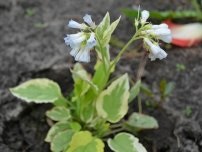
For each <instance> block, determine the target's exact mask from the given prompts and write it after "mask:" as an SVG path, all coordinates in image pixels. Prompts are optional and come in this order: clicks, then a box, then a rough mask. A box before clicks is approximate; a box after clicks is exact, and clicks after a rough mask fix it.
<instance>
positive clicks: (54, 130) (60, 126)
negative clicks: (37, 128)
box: [45, 121, 81, 142]
mask: <svg viewBox="0 0 202 152" xmlns="http://www.w3.org/2000/svg"><path fill="white" fill-rule="evenodd" d="M66 130H72V131H73V132H78V131H80V130H81V125H80V124H79V123H77V122H68V121H65V122H58V123H56V124H54V125H53V126H52V127H51V129H50V130H49V131H48V134H47V136H46V138H45V141H46V142H52V141H53V138H54V137H55V136H56V135H57V134H58V133H60V132H63V131H66Z"/></svg>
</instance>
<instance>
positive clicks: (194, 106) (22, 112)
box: [0, 0, 202, 152]
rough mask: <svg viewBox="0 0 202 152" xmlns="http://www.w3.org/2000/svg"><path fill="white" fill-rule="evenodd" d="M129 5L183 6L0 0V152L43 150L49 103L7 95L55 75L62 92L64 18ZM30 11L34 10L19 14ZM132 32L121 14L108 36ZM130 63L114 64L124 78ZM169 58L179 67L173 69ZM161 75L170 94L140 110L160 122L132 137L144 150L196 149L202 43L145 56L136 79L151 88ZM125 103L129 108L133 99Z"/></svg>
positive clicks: (66, 81) (201, 122) (146, 4)
mask: <svg viewBox="0 0 202 152" xmlns="http://www.w3.org/2000/svg"><path fill="white" fill-rule="evenodd" d="M134 4H135V5H138V4H141V7H142V8H144V9H149V10H151V9H157V10H165V9H183V8H189V7H190V6H189V4H188V3H187V2H186V1H185V0H179V1H174V0H164V1H161V0H156V1H155V2H153V1H151V0H142V1H141V2H140V1H137V0H133V1H132V0H128V1H126V0H125V1H123V0H97V1H95V0H86V1H81V0H57V1H53V0H52V1H51V0H43V1H41V0H29V1H28V0H18V1H13V0H5V1H3V0H1V1H0V35H1V41H0V50H1V51H0V64H1V68H0V84H1V85H0V152H49V151H50V150H49V145H48V144H47V143H45V142H44V141H43V140H44V138H45V135H46V133H47V131H48V129H49V126H48V125H47V123H46V118H45V116H44V113H45V111H46V110H47V109H49V108H50V107H51V105H43V104H42V105H34V104H30V105H27V104H26V103H24V102H22V101H19V100H18V99H16V98H14V97H13V96H12V95H11V94H10V93H9V91H8V88H10V87H13V86H16V85H17V84H19V83H21V82H23V81H25V80H28V79H30V78H35V77H47V78H50V79H53V80H55V81H57V82H58V83H59V84H60V86H61V87H62V90H63V92H64V93H66V94H68V92H69V89H70V88H71V78H70V74H69V70H68V67H69V66H72V63H73V62H74V61H73V60H72V58H71V57H70V56H69V54H68V52H69V48H67V47H66V46H65V44H64V42H63V37H64V36H65V34H66V33H69V32H71V31H69V29H67V28H66V27H65V26H66V24H67V21H68V20H69V19H77V20H81V18H82V16H83V15H84V14H85V13H89V14H92V15H93V18H94V20H95V21H96V22H97V23H98V22H99V21H100V19H101V18H102V17H103V16H104V14H105V12H106V11H109V12H110V14H111V15H112V19H115V18H117V17H119V15H120V8H122V7H131V6H132V5H134ZM30 9H31V10H33V11H34V14H32V15H28V14H27V11H28V10H30ZM133 32H134V31H133V28H132V26H131V23H130V22H129V21H127V20H126V18H125V17H124V16H123V15H122V21H121V23H120V25H119V27H118V29H117V31H116V35H117V36H118V37H119V38H120V39H122V40H124V41H125V40H128V39H129V37H130V35H131V34H132V33H133ZM128 33H129V34H128ZM126 61H127V62H126ZM138 61H139V59H138V58H134V59H130V60H129V59H127V60H126V59H123V60H122V61H121V62H120V64H119V66H118V68H117V70H119V71H121V72H122V73H123V72H129V74H130V75H131V76H132V75H134V74H135V72H137V65H138ZM177 63H180V64H184V65H185V66H186V69H185V70H184V71H180V72H179V71H177V70H176V64H177ZM161 79H166V80H168V81H173V82H175V89H174V92H173V93H172V96H171V97H170V98H169V99H168V100H167V102H165V103H164V104H163V105H162V107H161V108H156V109H154V108H153V109H152V108H148V107H144V109H143V112H144V113H147V114H150V115H153V116H154V117H155V118H156V119H157V120H158V122H159V125H160V128H159V129H158V130H151V131H145V132H142V133H140V134H139V137H140V140H141V141H142V142H143V144H144V145H145V146H146V147H147V149H148V152H202V130H201V129H202V110H201V109H202V101H201V100H202V46H198V47H194V48H189V49H180V48H177V47H173V48H171V49H169V50H168V58H167V59H165V60H163V61H157V62H150V61H149V62H148V64H147V66H146V72H145V75H144V79H143V82H144V83H146V84H147V85H148V86H149V87H150V88H152V89H153V91H154V92H155V91H156V86H157V84H159V81H160V80H161ZM67 86H69V87H67ZM67 88H68V90H67ZM186 107H189V108H191V110H192V112H191V114H190V115H189V116H187V115H186V114H185V109H186ZM131 108H134V109H135V110H136V109H137V108H136V105H135V106H134V107H131Z"/></svg>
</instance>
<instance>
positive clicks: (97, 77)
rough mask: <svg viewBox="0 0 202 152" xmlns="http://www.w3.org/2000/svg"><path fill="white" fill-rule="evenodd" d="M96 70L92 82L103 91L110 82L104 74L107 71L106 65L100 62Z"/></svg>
mask: <svg viewBox="0 0 202 152" xmlns="http://www.w3.org/2000/svg"><path fill="white" fill-rule="evenodd" d="M94 69H95V73H94V76H93V79H92V81H93V83H94V84H96V85H97V87H98V88H99V90H102V89H103V88H104V87H105V85H106V83H107V80H108V76H107V75H106V74H105V72H104V70H105V68H104V63H103V62H101V61H99V60H98V61H97V63H96V65H95V67H94Z"/></svg>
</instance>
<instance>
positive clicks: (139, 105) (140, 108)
mask: <svg viewBox="0 0 202 152" xmlns="http://www.w3.org/2000/svg"><path fill="white" fill-rule="evenodd" d="M137 100H138V111H139V113H142V100H141V97H140V95H138V96H137Z"/></svg>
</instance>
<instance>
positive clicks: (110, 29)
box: [103, 17, 121, 46]
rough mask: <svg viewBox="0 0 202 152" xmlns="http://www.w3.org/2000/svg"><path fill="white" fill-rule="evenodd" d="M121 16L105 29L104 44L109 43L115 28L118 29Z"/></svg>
mask: <svg viewBox="0 0 202 152" xmlns="http://www.w3.org/2000/svg"><path fill="white" fill-rule="evenodd" d="M120 19H121V17H119V18H118V19H117V20H116V21H114V22H113V23H112V24H111V25H110V26H109V27H108V28H107V29H106V30H105V31H104V35H103V39H104V42H105V44H103V45H104V46H105V45H107V44H108V43H109V41H110V40H111V35H112V33H113V32H114V30H115V29H116V27H117V25H118V23H119V21H120Z"/></svg>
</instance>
